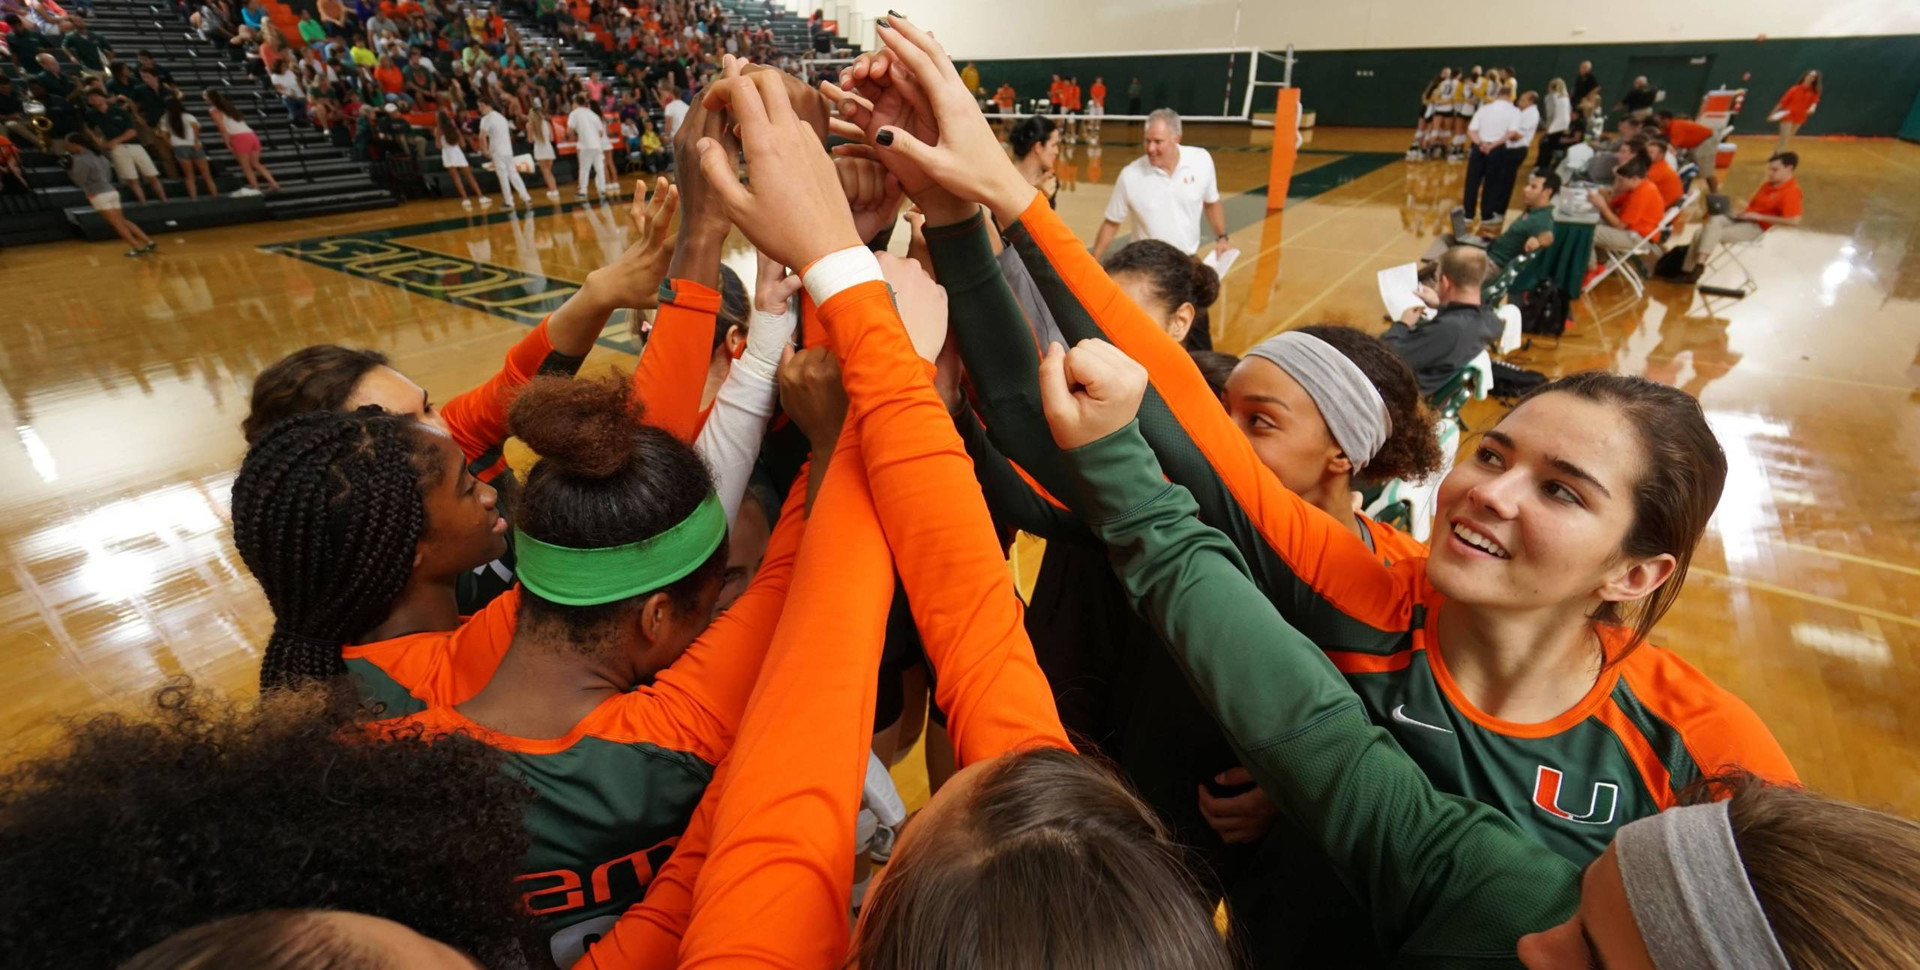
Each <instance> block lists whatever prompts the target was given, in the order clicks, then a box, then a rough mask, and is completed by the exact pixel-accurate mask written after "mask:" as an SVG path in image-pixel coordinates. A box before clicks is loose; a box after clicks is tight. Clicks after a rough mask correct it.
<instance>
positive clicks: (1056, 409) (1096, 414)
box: [1040, 339, 1147, 449]
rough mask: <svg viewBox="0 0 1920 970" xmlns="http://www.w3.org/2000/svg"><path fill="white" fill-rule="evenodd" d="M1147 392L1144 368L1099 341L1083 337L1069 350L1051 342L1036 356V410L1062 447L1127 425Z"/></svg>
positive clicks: (1073, 446) (1088, 440)
mask: <svg viewBox="0 0 1920 970" xmlns="http://www.w3.org/2000/svg"><path fill="white" fill-rule="evenodd" d="M1146 393H1147V369H1146V368H1145V367H1142V366H1140V365H1139V364H1137V363H1135V362H1134V360H1133V358H1131V357H1128V356H1127V355H1126V354H1125V353H1122V352H1121V350H1120V348H1118V347H1115V346H1114V345H1112V344H1110V343H1107V342H1106V341H1104V340H1098V339H1089V340H1082V341H1080V343H1079V344H1077V345H1075V346H1074V348H1073V349H1072V350H1071V351H1068V350H1063V349H1061V347H1060V345H1059V344H1057V343H1056V344H1053V345H1051V346H1049V347H1048V348H1047V356H1046V357H1045V358H1043V359H1042V360H1041V361H1040V410H1042V411H1044V412H1045V413H1046V415H1047V426H1048V427H1049V428H1051V429H1053V441H1054V444H1057V445H1059V446H1060V447H1061V448H1068V449H1071V448H1078V447H1080V446H1081V445H1086V444H1092V443H1093V442H1095V441H1099V440H1100V439H1101V438H1104V437H1106V436H1107V435H1110V434H1112V433H1114V432H1115V431H1118V430H1120V429H1121V428H1124V427H1126V426H1127V422H1129V421H1132V420H1133V418H1134V415H1136V414H1138V413H1140V399H1141V398H1143V397H1145V396H1146Z"/></svg>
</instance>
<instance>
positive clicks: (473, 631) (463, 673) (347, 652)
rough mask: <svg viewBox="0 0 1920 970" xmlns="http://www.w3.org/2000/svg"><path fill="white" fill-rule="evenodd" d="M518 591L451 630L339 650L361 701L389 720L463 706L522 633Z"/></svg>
mask: <svg viewBox="0 0 1920 970" xmlns="http://www.w3.org/2000/svg"><path fill="white" fill-rule="evenodd" d="M519 612H520V587H519V586H517V585H516V586H514V587H513V588H512V589H509V590H508V591H506V592H505V593H503V594H501V595H500V596H497V597H495V598H494V600H493V602H491V603H488V604H487V605H486V608H484V609H482V610H481V611H480V612H478V613H475V614H473V615H472V616H469V617H467V618H466V619H465V620H463V621H462V622H461V624H460V626H459V627H458V628H456V629H452V630H438V631H433V632H428V633H410V634H407V635H406V636H403V637H394V638H393V639H391V640H380V641H376V642H374V643H363V644H353V645H349V646H346V647H343V648H341V650H340V656H341V658H342V659H343V660H345V661H346V662H347V675H348V676H350V677H352V678H353V680H354V683H355V685H356V686H357V687H359V689H360V696H361V697H363V698H365V699H366V700H367V701H369V702H372V703H375V704H378V705H379V706H380V710H381V711H382V713H383V714H384V715H385V716H387V717H402V716H405V715H408V714H412V713H414V712H416V711H422V710H425V709H426V708H428V707H431V706H433V705H435V704H460V703H464V702H465V701H468V700H470V699H472V697H473V695H475V694H478V693H480V688H482V687H485V686H487V681H489V680H492V679H493V672H494V670H496V669H498V668H499V666H500V658H501V657H504V656H506V653H507V646H508V645H509V644H511V643H512V642H513V631H514V630H515V629H516V628H517V627H518V625H519V624H518V622H517V618H518V614H519Z"/></svg>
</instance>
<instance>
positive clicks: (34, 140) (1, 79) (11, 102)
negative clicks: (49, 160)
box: [0, 73, 47, 151]
mask: <svg viewBox="0 0 1920 970" xmlns="http://www.w3.org/2000/svg"><path fill="white" fill-rule="evenodd" d="M0 132H3V133H5V134H6V135H7V137H9V138H12V139H13V140H14V141H16V142H18V143H19V144H22V145H25V146H27V147H29V148H32V149H34V150H36V151H43V150H45V149H46V147H47V146H46V142H45V140H43V139H42V138H41V137H40V132H39V131H38V130H37V129H35V128H34V127H33V123H32V122H31V121H30V120H29V119H28V118H27V107H26V104H25V102H23V101H22V100H21V99H20V94H19V92H18V91H16V90H15V88H14V84H13V77H12V76H11V75H8V74H5V73H0Z"/></svg>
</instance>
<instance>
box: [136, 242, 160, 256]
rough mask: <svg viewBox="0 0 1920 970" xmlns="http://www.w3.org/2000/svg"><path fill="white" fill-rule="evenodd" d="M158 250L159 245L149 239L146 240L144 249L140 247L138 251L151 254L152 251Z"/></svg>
mask: <svg viewBox="0 0 1920 970" xmlns="http://www.w3.org/2000/svg"><path fill="white" fill-rule="evenodd" d="M159 248H160V244H159V243H157V242H154V241H153V240H151V239H149V240H147V244H146V246H144V247H142V248H141V250H140V251H141V252H143V253H150V252H153V251H154V250H156V249H159Z"/></svg>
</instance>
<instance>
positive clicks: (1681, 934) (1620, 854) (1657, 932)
mask: <svg viewBox="0 0 1920 970" xmlns="http://www.w3.org/2000/svg"><path fill="white" fill-rule="evenodd" d="M1613 854H1614V857H1615V858H1616V859H1618V860H1619V863H1620V879H1621V882H1623V883H1624V884H1625V885H1626V889H1627V904H1628V905H1629V906H1630V907H1632V909H1633V918H1634V921H1635V922H1636V923H1639V924H1640V938H1641V939H1642V940H1643V941H1645V942H1646V944H1647V952H1648V953H1649V954H1651V955H1652V956H1653V965H1654V966H1656V967H1658V968H1660V970H1681V968H1688V970H1692V968H1696V967H1697V968H1701V970H1736V968H1738V970H1792V968H1791V967H1790V966H1789V965H1788V963H1787V956H1786V954H1784V953H1782V952H1780V943H1779V941H1777V940H1775V939H1774V938H1773V927H1772V926H1771V925H1770V924H1769V923H1768V922H1767V914H1766V913H1765V912H1764V911H1762V910H1761V909H1760V900H1759V898H1758V897H1756V896H1755V895H1754V894H1753V884H1752V883H1750V882H1748V881H1747V870H1746V867H1745V866H1744V865H1742V864H1741V862H1740V847H1739V846H1738V845H1736V844H1734V841H1733V823H1732V821H1731V820H1730V819H1729V818H1728V816H1727V803H1726V802H1724V801H1720V802H1712V803H1710V804H1706V805H1689V806H1686V807H1684V808H1670V809H1667V810H1666V811H1664V812H1661V813H1660V814H1658V815H1649V816H1647V817H1646V818H1643V819H1639V820H1637V821H1635V822H1633V823H1631V824H1629V825H1627V826H1625V827H1624V828H1622V829H1620V831H1619V832H1617V833H1615V834H1614V837H1613Z"/></svg>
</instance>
